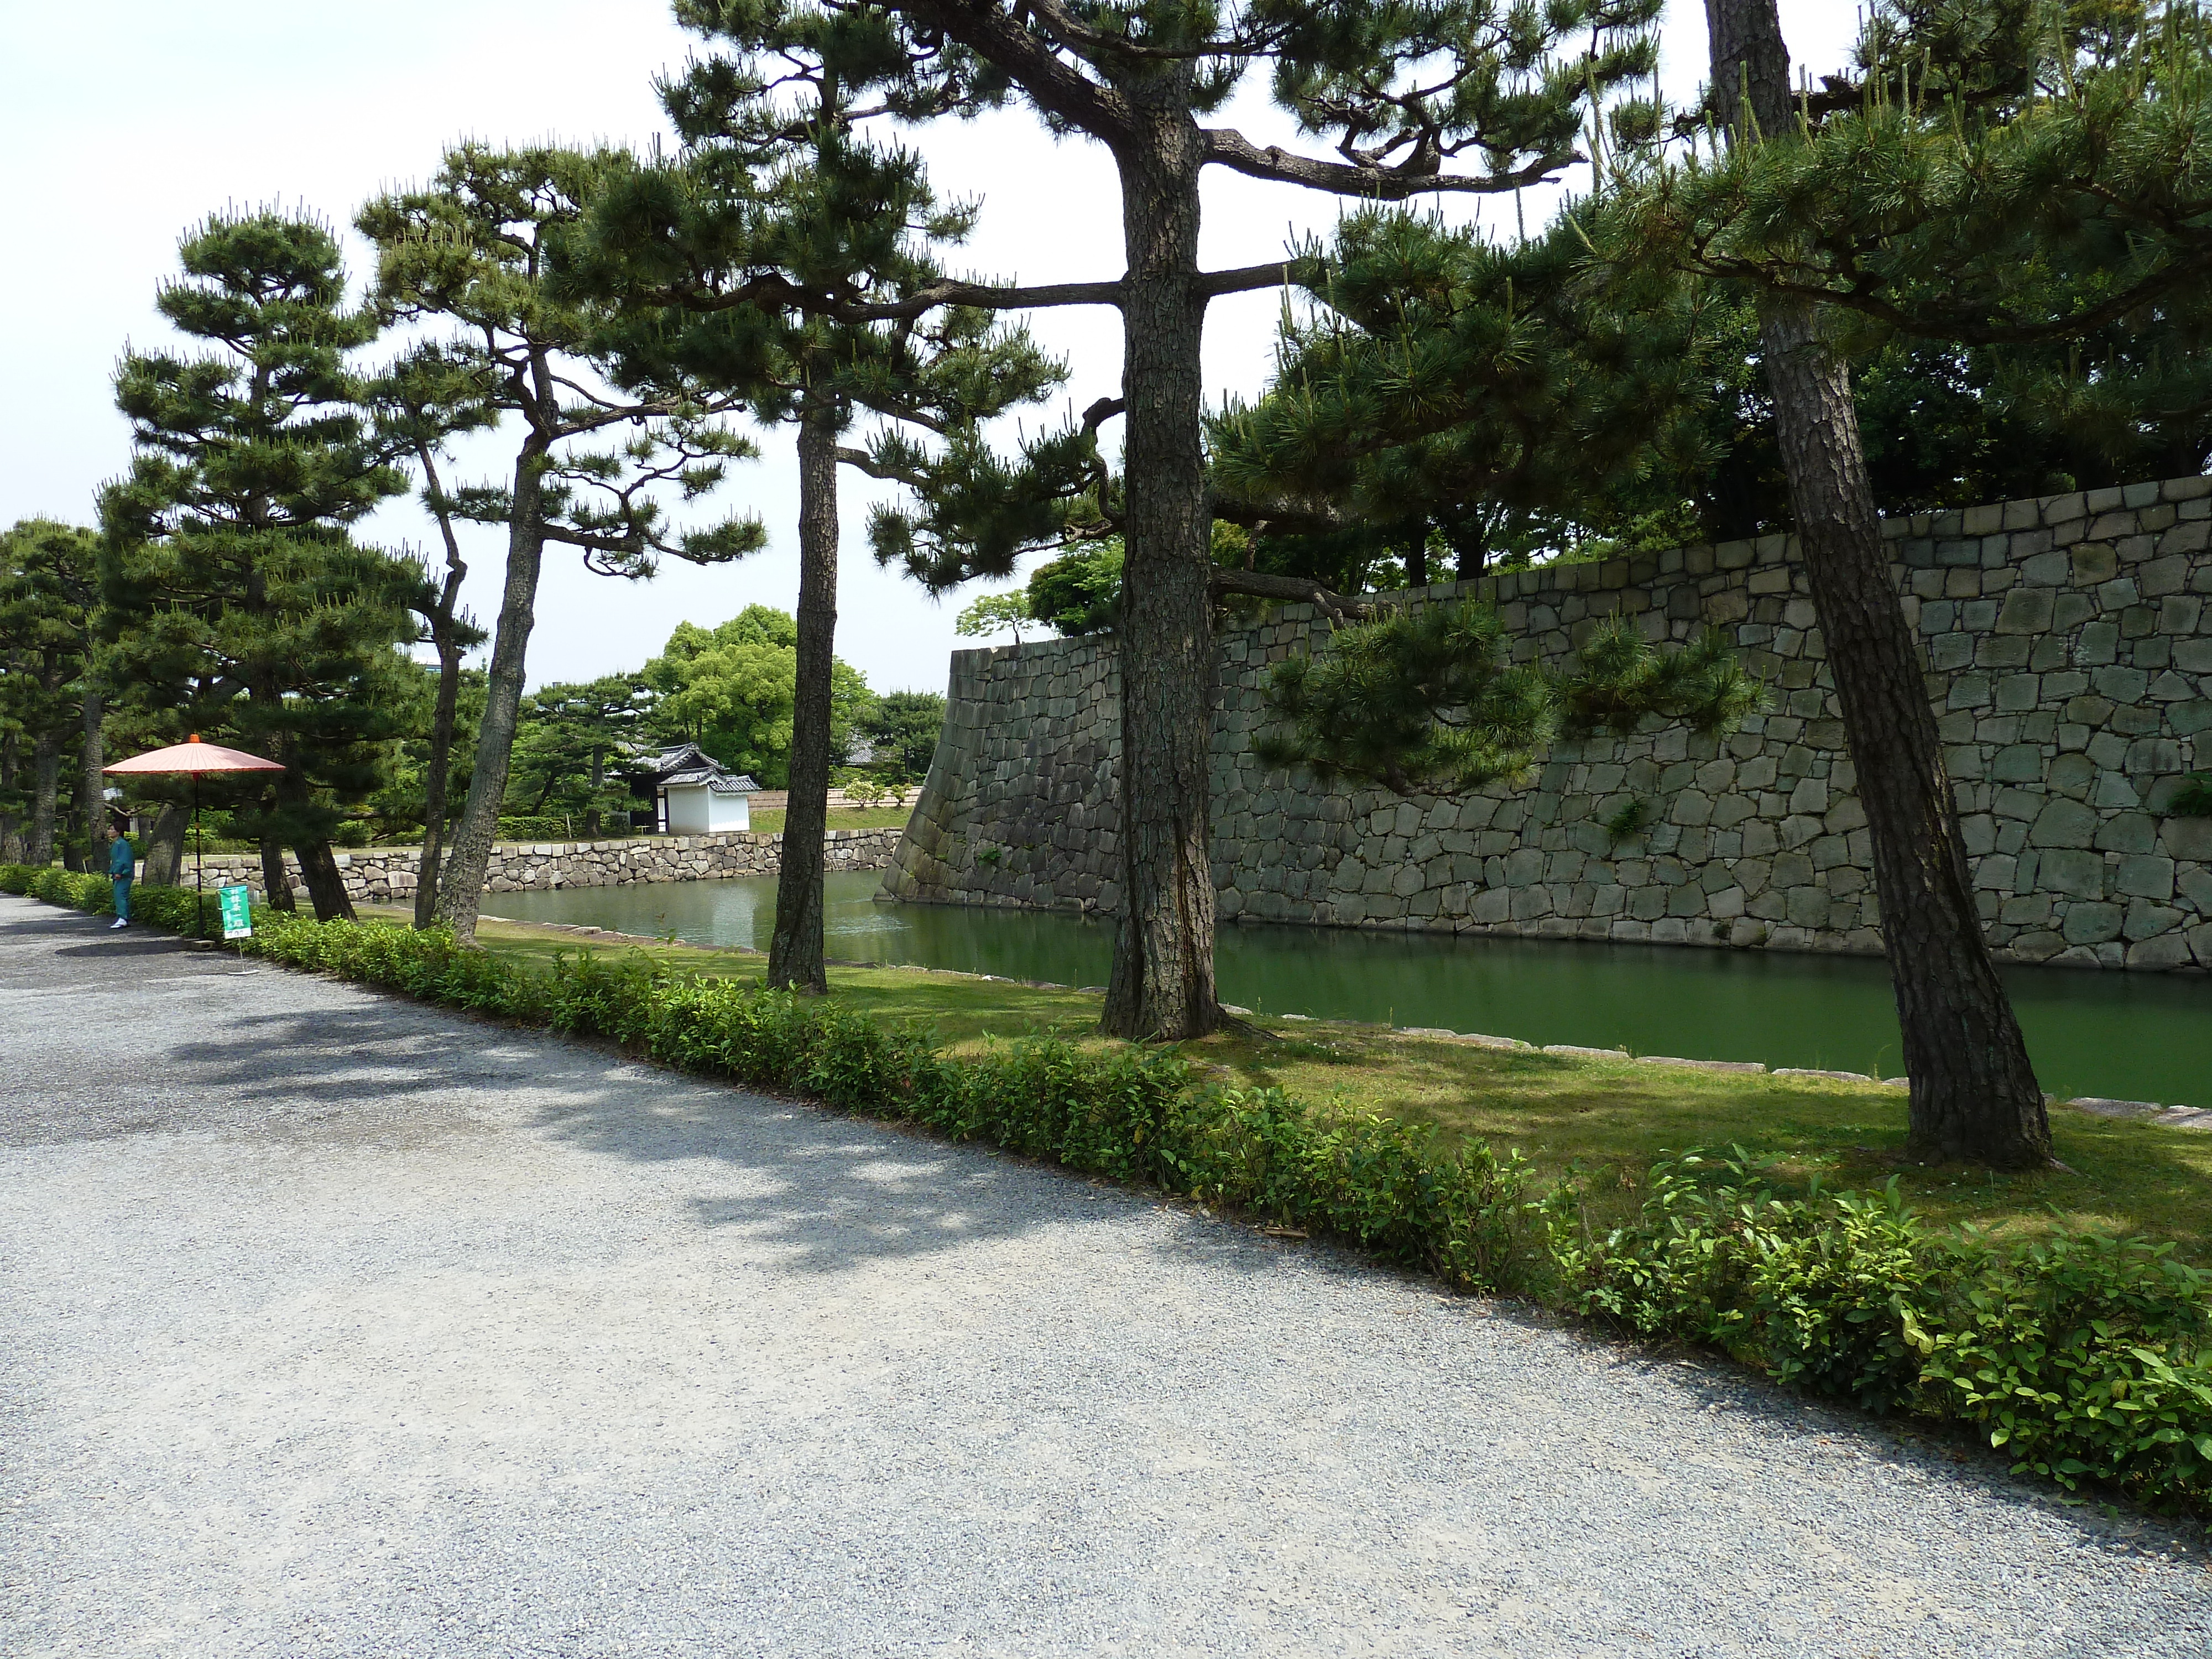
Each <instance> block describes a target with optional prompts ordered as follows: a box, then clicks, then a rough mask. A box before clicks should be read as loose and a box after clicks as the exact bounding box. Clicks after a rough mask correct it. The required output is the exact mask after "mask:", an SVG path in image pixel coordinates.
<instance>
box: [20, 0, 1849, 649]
mask: <svg viewBox="0 0 2212 1659" xmlns="http://www.w3.org/2000/svg"><path fill="white" fill-rule="evenodd" d="M1857 13H1858V7H1857V4H1856V3H1853V0H1782V15H1783V21H1784V27H1785V28H1786V30H1787V32H1788V33H1789V36H1790V46H1791V47H1792V49H1793V51H1794V52H1796V55H1797V57H1798V58H1799V60H1800V61H1801V63H1803V64H1807V65H1808V66H1809V67H1811V68H1812V69H1813V70H1814V71H1815V72H1816V73H1817V72H1819V71H1820V70H1832V69H1834V68H1835V67H1837V66H1838V64H1840V63H1841V62H1842V61H1843V59H1844V56H1845V54H1846V52H1847V51H1848V48H1849V46H1850V41H1851V40H1852V38H1853V37H1854V35H1855V34H1856V32H1857ZM0 38H5V39H6V40H7V41H8V43H9V52H8V56H7V67H6V70H5V80H4V82H0V155H5V156H7V157H8V167H9V177H8V185H9V189H8V196H9V201H8V208H9V222H10V224H11V225H12V226H13V227H14V230H13V233H12V234H11V235H10V236H9V246H8V250H7V256H8V257H6V258H4V259H0V316H5V317H7V318H9V319H12V320H11V325H10V327H9V331H8V332H7V335H6V337H5V339H4V341H0V387H4V388H5V395H4V396H0V524H7V523H12V522H13V521H14V520H16V519H18V518H21V517H25V516H28V515H31V514H46V515H48V516H51V517H54V518H58V519H64V520H76V521H78V522H83V523H89V522H91V520H92V517H93V495H94V490H95V489H97V488H98V486H99V485H100V483H101V482H102V481H103V480H104V479H106V478H109V477H113V476H115V475H116V474H117V473H118V472H119V471H121V470H122V469H123V467H124V465H125V462H126V460H127V457H128V428H127V427H126V426H125V422H124V421H123V418H122V416H120V415H118V413H116V411H115V409H114V405H113V403H112V399H111V396H110V386H109V380H110V376H111V374H112V371H113V368H114V363H115V360H116V357H117V356H118V353H119V352H120V351H121V350H122V349H123V347H124V344H125V341H126V340H129V339H131V338H133V337H136V338H137V339H138V340H139V341H141V342H143V343H149V344H151V343H155V342H156V341H158V340H161V338H163V337H164V336H165V335H166V334H167V325H165V324H163V323H162V322H161V319H160V318H159V317H158V316H157V315H156V314H155V312H154V310H153V305H152V301H153V294H154V287H155V283H156V282H157V281H159V280H160V279H161V278H162V277H164V276H168V275H169V274H171V273H172V272H173V270H175V251H176V241H177V238H178V236H179V233H180V232H181V231H182V230H183V229H184V228H185V227H186V226H187V225H188V224H190V223H191V222H193V221H194V220H196V219H197V218H199V217H201V216H204V215H205V214H206V213H208V212H209V211H210V210H214V209H217V208H221V207H222V206H224V205H225V204H241V205H245V204H264V203H270V202H281V203H283V204H287V205H290V204H305V205H306V206H307V207H308V208H310V209H312V210H315V211H317V212H319V213H320V214H322V215H324V216H325V217H326V218H328V219H330V220H331V221H333V222H337V223H338V224H340V225H341V226H343V225H345V224H347V223H348V222H349V220H350V218H351V216H352V214H353V212H354V210H355V208H356V206H357V205H358V204H360V203H361V201H362V200H363V199H364V198H365V197H368V196H369V195H371V194H373V193H374V192H375V191H379V190H380V189H384V188H387V187H390V186H392V185H404V184H407V183H411V182H413V181H414V180H416V179H420V178H422V177H423V176H425V175H426V174H428V173H429V172H430V171H431V170H432V169H433V168H434V167H435V166H436V164H437V161H438V156H439V154H440V151H441V149H442V147H443V146H445V145H446V144H447V143H452V142H453V141H454V140H456V139H458V138H460V137H478V138H482V139H485V140H487V141H491V142H524V141H528V140H532V139H537V138H542V137H558V138H564V139H572V140H592V139H606V140H611V141H615V142H619V143H629V144H633V145H642V144H643V143H647V141H648V140H649V139H650V138H651V137H652V136H653V134H655V133H660V132H665V123H664V122H663V120H662V118H661V114H660V110H659V106H658V104H657V103H656V101H655V100H654V98H653V88H652V80H653V76H654V75H655V74H656V73H657V72H659V71H660V70H663V69H664V68H667V67H671V66H673V65H676V64H680V63H682V61H683V60H684V58H685V57H686V55H687V54H688V52H689V51H690V44H691V43H690V37H688V36H686V35H685V34H684V33H682V32H681V31H680V30H678V29H677V28H676V27H675V26H674V25H673V24H672V23H671V21H670V20H669V17H668V14H667V8H666V6H665V4H664V3H662V0H435V3H434V0H385V3H383V4H380V5H375V6H289V7H271V6H268V5H266V4H262V3H245V0H190V3H186V4H182V5H179V4H177V3H175V0H160V3H155V0H109V3H107V4H105V5H100V6H90V5H82V4H80V5H52V4H40V3H34V0H0ZM1667 48H1668V50H1667V61H1666V71H1665V80H1666V82H1667V86H1668V90H1669V92H1670V94H1673V95H1675V96H1677V97H1683V96H1687V95H1689V94H1692V93H1693V92H1694V89H1695V87H1696V84H1697V82H1698V81H1699V78H1700V74H1701V71H1702V70H1703V67H1704V63H1705V17H1704V8H1703V5H1702V3H1701V0H1669V4H1668V31H1667ZM1258 80H1259V77H1256V76H1255V82H1258ZM1225 120H1233V121H1235V122H1237V124H1239V125H1244V126H1245V128H1246V130H1247V131H1252V132H1254V133H1255V137H1257V136H1259V135H1260V134H1261V132H1262V131H1264V132H1265V133H1266V134H1267V137H1261V142H1263V143H1264V142H1268V141H1269V139H1270V138H1273V139H1279V140H1283V141H1287V139H1288V134H1287V132H1286V131H1285V128H1284V126H1283V124H1282V123H1281V122H1280V119H1279V118H1278V117H1276V116H1275V115H1274V114H1273V112H1272V111H1271V110H1270V109H1269V107H1268V106H1267V103H1266V100H1265V92H1264V83H1263V82H1261V83H1260V84H1259V85H1258V86H1256V87H1255V88H1254V89H1250V90H1248V91H1247V92H1246V94H1244V95H1243V99H1242V100H1241V102H1240V106H1238V107H1237V109H1235V110H1232V111H1231V112H1230V113H1229V115H1228V116H1227V117H1225ZM918 142H919V143H920V146H921V149H923V150H924V152H925V154H926V155H927V156H928V158H929V161H930V165H931V169H932V176H933V180H934V182H935V183H936V185H937V186H938V188H939V191H940V193H942V194H945V195H947V196H955V195H957V196H970V197H978V196H979V197H981V198H982V201H983V204H984V213H983V220H982V225H981V230H980V232H979V234H977V236H976V237H975V239H974V240H973V241H972V243H971V244H970V246H969V255H968V258H969V263H971V264H972V265H973V267H974V269H975V270H976V271H978V272H979V273H987V274H989V275H993V276H1000V277H1004V278H1006V279H1010V280H1018V281H1022V282H1030V283H1036V282H1054V281H1069V280H1075V279H1094V280H1095V279H1097V278H1101V277H1107V276H1114V275H1116V274H1118V273H1119V271H1120V270H1121V230H1120V223H1119V216H1118V210H1117V205H1116V193H1115V185H1114V176H1113V171H1112V168H1111V167H1110V165H1109V163H1108V161H1107V159H1106V157H1105V155H1104V152H1103V150H1101V149H1099V148H1098V147H1097V146H1096V145H1092V144H1087V143H1079V142H1073V141H1071V142H1067V143H1055V142H1054V140H1053V139H1052V138H1050V137H1048V135H1046V134H1045V133H1044V132H1043V131H1042V129H1041V128H1040V127H1038V126H1037V125H1036V123H1035V122H1034V121H1033V120H1031V119H1030V118H1028V117H1027V116H1025V115H1023V114H1020V113H1018V112H1008V113H1005V114H1001V115H999V116H994V117H990V118H985V119H984V120H981V121H979V122H976V123H975V124H972V125H964V126H962V125H951V124H945V125H943V126H941V127H939V128H935V129H932V130H929V131H926V132H925V133H923V134H922V135H921V137H920V138H919V141H918ZM1206 188H1207V191H1208V194H1207V196H1206V221H1205V231H1204V235H1203V249H1202V252H1203V256H1204V258H1205V260H1206V264H1208V265H1209V266H1227V265H1240V264H1256V263H1259V262H1260V261H1261V260H1264V259H1267V258H1270V257H1272V256H1273V255H1274V254H1276V253H1277V252H1279V251H1280V250H1281V248H1282V246H1283V245H1284V242H1285V239H1286V235H1287V234H1290V233H1292V232H1298V231H1305V230H1322V229H1326V228H1327V227H1328V224H1329V223H1330V222H1332V221H1333V219H1334V216H1335V211H1336V205H1335V204H1334V202H1332V201H1331V200H1329V199H1328V198H1326V197H1320V196H1317V195H1315V194H1312V193H1310V192H1306V191H1297V190H1292V189H1289V188H1286V187H1284V186H1280V185H1261V184H1259V183H1256V182H1255V181H1251V180H1248V179H1240V178H1237V177H1235V176H1233V175H1231V174H1229V173H1225V172H1222V171H1220V170H1219V169H1210V170H1209V172H1208V174H1207V180H1206ZM1486 211H1488V212H1491V213H1494V214H1499V215H1501V216H1502V220H1503V222H1510V215H1511V212H1512V209H1511V206H1510V201H1508V202H1505V203H1501V204H1492V206H1490V207H1488V208H1487V209H1486ZM1539 216H1540V215H1539V214H1538V213H1537V211H1536V210H1535V208H1534V204H1533V203H1532V204H1530V220H1531V223H1532V224H1533V223H1534V222H1535V221H1536V219H1537V218H1538V217H1539ZM348 236H349V243H350V244H351V246H352V248H353V253H352V264H353V268H354V270H355V272H356V276H358V275H359V273H360V272H361V271H362V269H363V267H364V264H365V260H364V258H363V255H362V250H361V248H360V245H359V243H358V240H357V239H354V238H352V237H351V234H350V232H348ZM1277 305H1278V299H1277V296H1276V295H1273V294H1271V293H1261V294H1253V295H1241V296H1237V297H1235V298H1232V299H1229V300H1225V301H1216V302H1215V304H1214V306H1213V307H1212V311H1211V313H1210V316H1209V322H1208V327H1207V331H1206V375H1207V380H1208V384H1209V386H1211V387H1212V389H1213V390H1214V391H1215V392H1217V393H1223V392H1240V393H1251V392H1256V391H1257V390H1259V388H1260V386H1261V384H1262V382H1263V380H1264V379H1265V377H1266V373H1267V364H1268V360H1269V349H1270V346H1271V344H1272V340H1273V319H1274V316H1275V313H1276V308H1277ZM1032 323H1033V326H1034V327H1035V329H1036V332H1037V333H1038V335H1039V336H1040V337H1042V339H1043V340H1044V341H1045V342H1046V343H1048V345H1049V346H1050V347H1051V348H1052V349H1054V350H1057V351H1059V352H1060V353H1062V354H1064V355H1065V356H1066V357H1067V358H1068V360H1069V362H1070V364H1071V368H1072V373H1071V375H1070V378H1069V380H1068V383H1067V386H1066V400H1065V401H1066V403H1068V404H1073V406H1074V407H1075V408H1081V407H1083V406H1084V405H1085V404H1088V403H1090V402H1091V400H1092V399H1093V398H1097V397H1101V396H1106V395H1111V394H1112V393H1114V392H1117V391H1118V390H1119V385H1118V381H1119V375H1120V339H1119V333H1118V319H1117V318H1116V317H1115V315H1114V313H1112V312H1110V311H1109V310H1106V309H1103V308H1091V309H1085V310H1080V311H1077V310H1064V311H1055V312H1046V313H1039V314H1038V315H1037V316H1036V317H1035V318H1034V319H1032ZM1059 414H1060V410H1058V409H1056V408H1053V409H1040V410H1036V411H1031V412H1030V413H1028V414H1027V415H1025V416H1024V419H1025V420H1026V421H1028V422H1031V423H1036V422H1046V421H1052V420H1056V419H1057V418H1058V416H1059ZM481 453H482V454H483V461H482V462H481V463H480V464H479V465H477V467H475V468H471V467H467V466H464V467H463V468H462V469H460V471H461V475H462V476H475V475H476V474H477V472H479V471H495V470H496V467H497V464H498V460H499V457H500V453H501V452H500V449H499V441H498V440H496V439H495V440H493V441H491V442H490V443H489V445H486V446H483V447H482V449H481ZM841 485H842V509H843V514H842V516H843V524H844V530H845V538H844V552H843V561H842V580H841V582H840V585H839V613H840V614H839V623H838V647H837V649H838V654H839V655H841V656H842V657H843V658H844V659H846V660H847V661H848V662H851V663H853V664H854V665H856V666H857V667H859V668H860V670H861V671H863V672H864V673H865V674H866V676H867V677H868V680H869V683H870V684H872V685H873V686H874V687H875V688H876V689H877V690H899V689H903V688H914V689H921V690H942V689H943V688H944V684H945V658H946V653H948V652H950V651H951V650H953V649H955V648H957V647H959V646H962V645H966V644H970V643H973V641H963V640H959V639H957V637H956V636H955V635H954V634H953V631H952V619H953V617H954V615H955V614H956V613H957V611H958V609H959V608H960V606H961V605H963V604H965V603H966V601H967V600H968V599H969V598H970V597H972V595H973V593H974V592H976V591H978V590H976V589H974V588H970V589H968V590H965V591H963V592H961V593H960V594H958V595H957V596H954V597H952V598H950V599H947V600H945V601H944V602H943V603H941V604H939V603H934V602H933V601H932V600H930V599H928V598H927V596H926V595H925V594H924V593H923V592H921V590H920V589H919V588H917V587H916V586H915V585H914V584H912V583H911V582H909V581H908V580H906V579H905V578H903V577H902V576H899V575H896V574H892V573H889V572H884V571H879V570H878V569H877V568H875V565H874V562H873V561H872V559H871V558H870V557H869V556H868V554H867V550H866V540H865V526H866V508H867V503H868V501H869V499H870V497H869V495H868V494H867V490H868V489H870V488H875V487H874V486H870V485H869V484H868V481H866V480H865V479H863V478H860V477H859V476H858V475H856V474H854V473H853V472H852V471H850V470H849V469H848V470H846V471H844V472H843V474H842V478H841ZM721 499H723V500H725V501H731V502H734V503H739V504H742V505H744V506H747V507H751V508H753V509H755V510H757V511H758V512H759V513H761V515H762V516H763V519H764V520H766V521H767V524H768V526H769V537H770V546H769V551H767V552H766V553H763V554H761V555H758V556H755V557H753V558H751V559H748V560H745V561H744V562H740V563H738V564H735V565H726V566H722V567H720V568H715V569H708V570H702V569H698V568H693V567H690V566H686V565H684V564H682V563H681V562H674V561H671V562H669V563H668V564H666V565H665V567H664V568H663V570H662V572H661V574H660V575H659V576H658V577H657V578H656V579H654V580H652V581H649V582H644V583H637V584H630V583H624V582H621V581H616V580H608V579H605V578H602V577H596V576H592V575H590V574H586V572H584V571H583V569H582V568H580V566H579V565H578V563H577V562H576V561H575V559H574V556H573V555H570V554H568V553H565V552H563V551H561V550H548V556H547V560H546V568H545V573H544V580H543V582H542V584H541V586H540V590H539V600H538V625H537V628H536V629H535V631H534V633H533V634H532V639H531V646H530V659H531V660H530V670H531V674H530V678H531V681H532V684H542V683H544V682H545V681H548V680H568V679H583V678H592V677H594V676H597V675H599V674H605V673H611V672H613V671H617V670H621V669H633V668H635V667H636V666H638V665H639V664H641V662H642V661H643V660H644V659H646V658H647V656H649V655H651V654H653V653H654V652H656V651H657V650H658V649H659V646H660V644H661V642H662V641H664V640H665V639H666V637H667V635H668V633H669V630H670V629H671V628H673V627H674V625H675V624H676V623H678V622H682V621H687V620H688V621H693V622H698V623H705V624H708V625H712V624H714V623H718V622H720V621H722V620H724V619H725V618H726V617H730V616H732V615H734V614H735V613H736V612H737V611H739V610H741V609H743V608H744V606H745V605H750V604H755V603H760V604H767V605H777V606H781V607H782V608H784V609H787V610H788V609H790V608H791V607H792V605H793V603H794V602H795V599H796V597H797V590H798V575H797V564H796V558H795V543H794V535H793V521H794V519H795V515H796V510H797V496H796V469H795V466H794V465H793V460H792V458H791V453H790V446H789V440H788V438H787V436H786V435H781V434H777V433H769V434H767V435H764V441H763V459H762V460H760V461H759V462H757V463H751V464H746V465H740V466H739V467H738V469H737V470H736V471H735V473H734V475H733V477H732V480H731V482H730V483H728V484H727V485H726V486H725V487H724V490H723V492H722V496H721ZM365 533H367V534H368V535H371V536H374V537H378V538H382V539H384V540H385V541H386V542H387V543H390V544H398V543H402V542H406V543H413V544H422V543H425V542H426V541H428V539H429V537H428V526H426V525H425V524H424V522H423V520H422V513H421V511H420V508H419V507H417V506H416V503H415V502H414V501H412V499H411V498H410V497H402V498H400V499H398V501H394V502H392V503H390V504H387V505H386V507H384V508H382V509H381V510H380V513H378V514H377V516H376V517H374V519H372V520H370V521H369V526H368V530H367V532H365ZM468 552H469V557H470V559H471V573H470V580H469V600H470V603H471V605H472V607H473V608H474V609H475V611H477V615H478V616H479V617H480V618H483V619H484V620H485V621H486V623H487V624H488V623H489V619H490V617H492V616H494V615H495V613H496V611H497V608H498V595H499V583H500V579H501V542H500V540H499V538H498V537H497V535H496V534H495V532H491V531H489V530H477V531H475V532H472V533H471V544H470V547H469V550H468Z"/></svg>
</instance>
